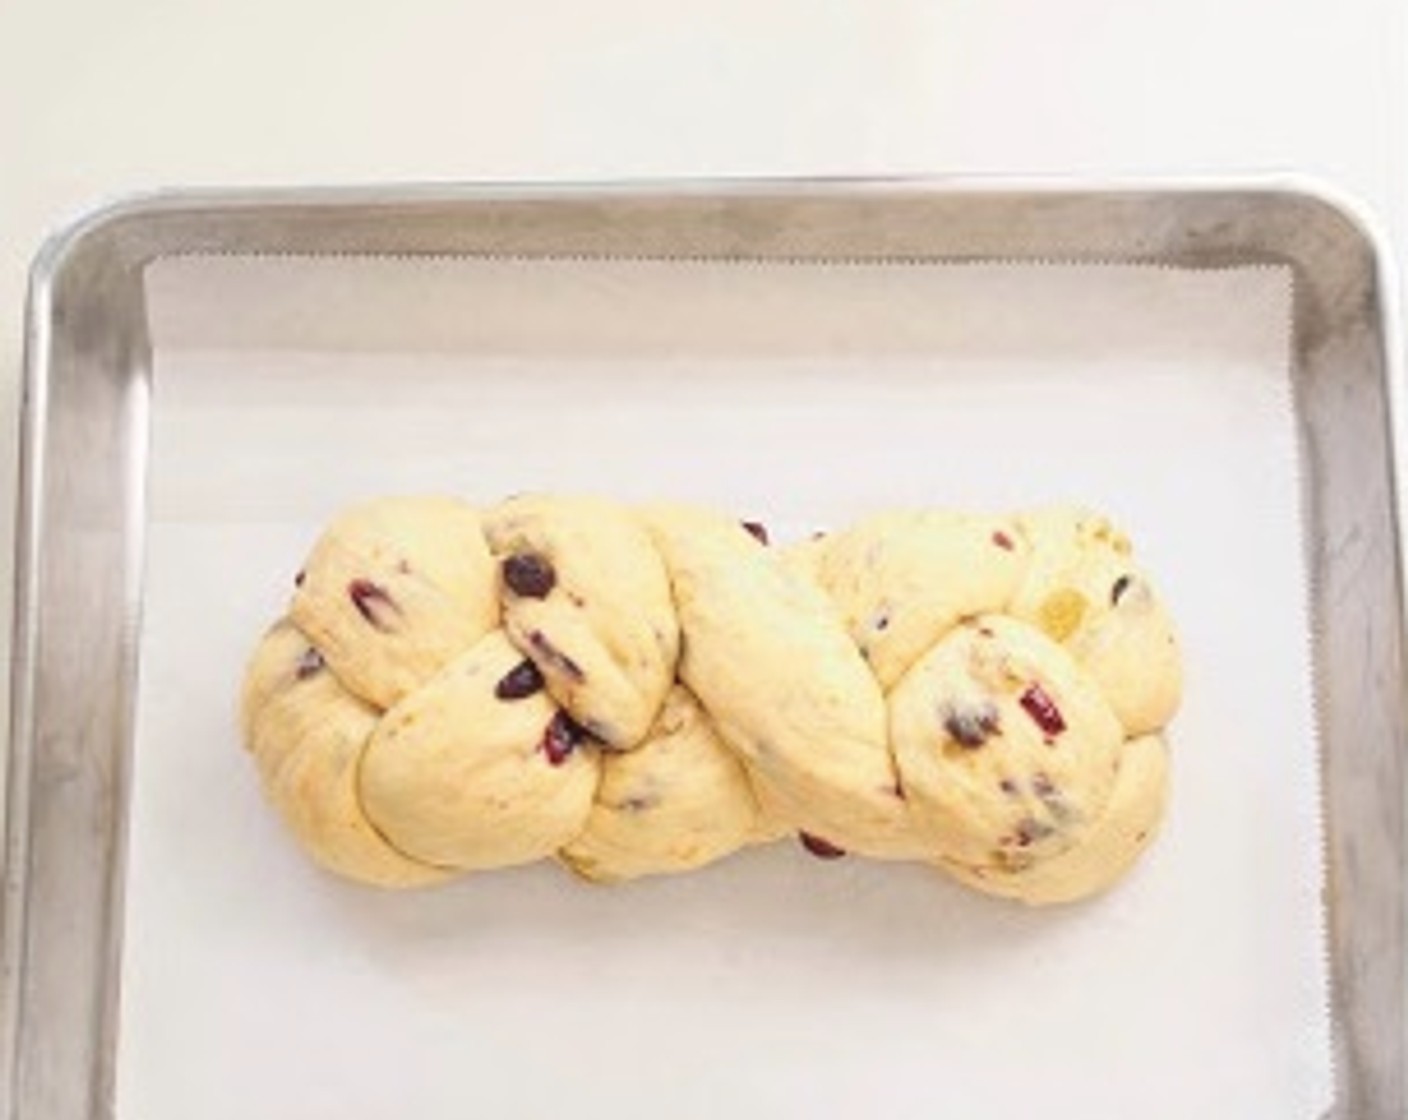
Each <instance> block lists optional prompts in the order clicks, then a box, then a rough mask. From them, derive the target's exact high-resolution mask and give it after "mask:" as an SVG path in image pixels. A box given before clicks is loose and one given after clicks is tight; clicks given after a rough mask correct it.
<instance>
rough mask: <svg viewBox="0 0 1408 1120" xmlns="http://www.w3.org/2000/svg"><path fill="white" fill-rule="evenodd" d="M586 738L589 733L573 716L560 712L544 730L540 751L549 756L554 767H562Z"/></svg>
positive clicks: (539, 745) (539, 746)
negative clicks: (573, 719)
mask: <svg viewBox="0 0 1408 1120" xmlns="http://www.w3.org/2000/svg"><path fill="white" fill-rule="evenodd" d="M586 737H587V733H586V732H585V731H583V730H582V729H581V728H580V727H579V726H577V724H576V723H574V722H573V721H572V717H571V716H569V715H568V714H567V713H566V712H558V713H557V715H555V716H553V717H552V719H551V720H550V721H549V723H548V725H547V727H545V728H544V729H543V738H542V740H541V741H540V742H539V743H538V749H539V750H540V751H542V752H543V754H545V755H547V759H548V762H550V763H551V764H552V765H553V766H561V765H562V764H563V763H564V762H566V761H567V760H568V759H569V758H570V757H571V756H572V752H573V751H575V750H576V749H577V746H578V744H579V743H581V742H582V740H584V739H585V738H586Z"/></svg>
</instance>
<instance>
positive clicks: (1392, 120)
mask: <svg viewBox="0 0 1408 1120" xmlns="http://www.w3.org/2000/svg"><path fill="white" fill-rule="evenodd" d="M1405 68H1408V4H1405V3H1404V0H1062V2H1059V3H1058V2H1053V0H852V2H850V3H841V2H839V0H770V2H769V0H708V2H702V0H683V2H682V0H675V2H673V3H672V2H668V0H665V2H662V0H594V2H592V3H579V2H573V0H516V2H515V3H502V2H499V3H491V2H490V0H420V2H418V3H414V2H413V3H409V4H399V5H396V4H387V3H357V2H355V0H353V2H350V3H349V2H348V0H241V2H240V3H219V2H216V0H127V2H126V3H106V2H102V0H4V2H3V3H0V401H3V408H0V444H3V450H0V525H3V526H4V528H3V530H0V614H3V617H4V618H5V619H6V620H8V618H9V607H10V569H11V563H12V558H11V553H12V548H11V540H10V535H11V530H10V525H11V521H12V507H13V493H14V462H13V461H14V455H13V451H12V448H13V440H14V436H13V432H14V430H15V405H16V401H17V399H18V392H17V389H18V382H19V373H20V360H21V359H20V338H21V331H20V327H21V317H22V305H23V295H24V284H25V272H26V268H27V265H28V262H29V260H30V258H31V257H32V256H33V253H34V251H35V249H36V248H37V246H38V244H39V242H40V240H41V239H42V237H43V236H44V234H45V233H46V232H48V231H50V230H52V229H53V228H54V227H55V226H57V225H58V224H60V223H62V222H63V221H64V220H65V219H67V218H69V217H71V216H72V215H74V214H76V213H78V212H80V211H82V210H83V209H84V208H86V207H88V206H90V205H91V204H93V203H94V202H95V201H97V200H100V199H103V198H107V197H111V196H113V195H118V194H122V193H124V192H128V191H132V190H137V189H142V188H150V187H157V186H175V185H193V184H203V185H226V184H229V185H233V184H254V183H295V184H296V183H323V182H367V181H383V180H469V179H479V178H493V179H520V178H521V179H560V178H610V177H620V176H629V177H641V176H671V175H689V176H702V175H714V174H717V175H724V174H727V175H745V174H758V175H820V174H894V173H903V174H956V173H963V174H986V173H1008V174H1013V173H1015V174H1040V175H1070V176H1081V177H1096V178H1100V179H1104V178H1108V177H1112V176H1129V175H1160V176H1162V175H1170V174H1212V175H1230V174H1246V173H1258V174H1265V173H1292V172H1293V173H1299V174H1303V175H1309V176H1313V177H1315V178H1318V179H1320V180H1323V181H1324V182H1326V183H1328V184H1330V185H1331V186H1333V187H1334V188H1336V189H1338V190H1339V191H1342V192H1345V193H1348V194H1350V195H1352V196H1354V197H1356V198H1358V199H1359V200H1360V201H1361V202H1362V203H1363V204H1365V205H1366V206H1367V207H1368V208H1369V209H1370V210H1371V211H1372V212H1374V213H1375V214H1376V215H1377V216H1378V219H1379V221H1380V223H1381V224H1382V225H1383V226H1384V227H1385V228H1386V229H1387V230H1388V231H1389V233H1390V234H1391V236H1392V237H1393V239H1394V243H1395V244H1396V245H1398V246H1400V247H1402V246H1403V245H1405V235H1408V75H1405ZM1400 256H1401V253H1400ZM3 634H4V637H3V639H0V642H3V645H0V648H7V647H8V626H6V627H4V628H3Z"/></svg>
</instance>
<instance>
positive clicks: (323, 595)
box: [242, 495, 1182, 904]
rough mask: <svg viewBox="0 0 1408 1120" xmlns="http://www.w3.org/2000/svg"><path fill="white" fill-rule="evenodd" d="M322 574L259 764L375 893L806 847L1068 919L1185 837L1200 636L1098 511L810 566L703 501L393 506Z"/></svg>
mask: <svg viewBox="0 0 1408 1120" xmlns="http://www.w3.org/2000/svg"><path fill="white" fill-rule="evenodd" d="M297 583H298V586H297V589H296V592H295V594H294V596H293V601H292V603H291V605H290V608H289V612H288V617H287V618H286V619H284V620H282V621H280V622H279V623H277V624H276V625H275V626H274V627H273V629H271V630H270V631H269V632H268V633H267V634H266V635H265V637H264V639H263V641H262V642H261V643H260V645H259V647H258V649H257V650H256V652H255V655H254V658H253V660H252V661H251V663H250V667H249V670H248V673H247V675H246V680H245V687H244V695H243V702H242V723H243V732H244V740H245V743H246V745H247V746H248V748H249V750H250V751H251V752H252V754H253V755H254V758H255V761H256V763H257V767H258V771H259V775H260V778H261V782H262V784H263V787H264V789H265V792H266V794H267V796H268V798H269V800H270V801H271V802H272V803H273V805H274V806H275V807H276V809H278V811H279V812H280V813H281V815H282V816H283V817H284V819H285V821H286V823H287V824H288V826H289V828H290V830H291V831H292V832H293V833H294V835H295V836H296V837H297V839H298V840H299V841H300V842H301V843H302V844H303V846H304V847H305V848H306V849H307V850H308V851H309V853H310V854H311V855H312V856H313V858H314V859H316V860H317V861H318V862H319V863H321V864H322V865H323V866H325V867H327V868H328V869H330V870H332V871H334V872H337V873H339V874H341V875H345V876H348V877H350V878H353V879H357V880H361V881H364V882H368V883H373V884H377V885H381V886H396V887H401V886H419V885H426V884H431V883H436V882H439V881H442V880H444V879H447V878H449V877H451V876H453V875H455V874H457V873H461V872H466V871H477V870H487V869H491V868H499V867H509V866H513V865H517V864H522V863H528V862H532V861H535V860H538V859H543V858H557V859H559V860H561V861H562V862H563V863H564V864H566V865H567V866H569V867H571V868H572V869H573V870H575V871H577V872H578V873H579V874H581V875H582V876H584V877H586V878H589V879H593V880H598V881H616V880H623V879H631V878H636V877H639V876H643V875H652V874H662V873H668V872H679V871H686V870H690V869H692V868H697V867H701V866H703V865H705V864H708V863H711V862H713V861H715V860H717V859H720V858H722V857H724V856H727V855H729V854H730V853H732V852H734V851H737V850H738V849H740V848H742V847H745V846H747V845H749V844H754V843H762V842H766V841H770V840H774V839H776V838H778V837H779V836H782V835H784V834H789V833H793V832H800V833H802V834H803V836H804V838H805V839H806V840H807V841H808V846H809V847H812V848H813V850H818V851H823V852H825V851H831V850H834V849H836V848H839V849H842V850H845V851H849V852H855V853H858V854H861V855H868V856H873V857H876V858H881V859H912V860H920V861H924V862H927V863H930V864H932V865H934V866H935V867H937V868H940V869H943V870H945V871H947V872H948V873H949V874H951V875H952V876H953V877H954V878H956V879H957V880H958V881H959V882H962V883H965V884H967V885H969V886H971V887H974V888H976V889H978V890H980V891H984V892H986V893H990V894H995V895H1000V896H1004V897H1011V898H1016V899H1020V900H1023V901H1025V902H1028V903H1034V904H1036V903H1049V902H1061V901H1069V900H1072V899H1076V898H1080V897H1084V896H1086V895H1090V894H1093V893H1096V892H1098V891H1100V890H1102V889H1104V888H1105V887H1107V886H1109V885H1110V884H1111V883H1112V882H1114V881H1115V880H1116V879H1118V878H1119V877H1120V876H1121V875H1123V874H1124V872H1125V871H1127V870H1128V868H1129V867H1130V865H1131V864H1132V863H1133V862H1134V860H1135V859H1136V858H1137V857H1138V855H1139V853H1140V852H1142V851H1143V849H1144V848H1145V847H1146V846H1147V844H1148V843H1149V840H1150V839H1151V837H1152V836H1153V834H1154V833H1155V831H1156V830H1157V827H1158V824H1159V821H1160V819H1161V817H1162V813H1163V807H1164V801H1165V797H1166V791H1167V785H1168V759H1167V750H1166V747H1165V743H1164V740H1163V738H1162V736H1161V734H1160V732H1161V731H1162V729H1163V728H1164V727H1165V726H1166V724H1167V723H1168V721H1169V719H1170V718H1171V717H1172V716H1173V713H1174V711H1175V709H1176V707H1177V704H1178V699H1179V695H1180V692H1181V687H1182V680H1181V662H1180V657H1179V651H1178V645H1177V640H1176V638H1175V634H1174V629H1173V626H1172V623H1171V620H1170V618H1169V616H1168V613H1167V611H1166V610H1165V609H1164V607H1163V606H1162V604H1161V603H1160V601H1159V600H1158V598H1157V596H1156V594H1155V592H1154V590H1153V587H1152V585H1151V584H1150V583H1149V581H1148V579H1147V578H1146V577H1145V576H1144V575H1143V573H1142V572H1140V571H1139V569H1138V568H1137V567H1135V565H1134V564H1133V561H1132V559H1131V548H1130V545H1129V542H1128V540H1127V539H1126V538H1125V537H1124V536H1123V534H1121V533H1120V532H1119V531H1118V530H1117V529H1116V528H1115V527H1114V526H1113V525H1111V524H1110V523H1109V522H1108V521H1107V520H1106V519H1104V518H1102V517H1100V516H1098V515H1095V514H1091V513H1088V512H1085V511H1081V510H1074V509H1050V510H1043V511H1039V512H1035V513H1030V514H1024V515H1019V516H1014V517H989V516H979V515H974V514H963V513H952V512H944V511H891V512H886V513H881V514H877V515H874V516H872V517H868V518H866V519H864V520H862V521H860V522H858V523H857V524H855V525H853V526H851V527H850V528H848V529H845V530H843V531H840V532H838V533H835V534H832V535H830V536H818V537H817V538H814V539H812V540H810V541H806V542H802V543H801V544H798V545H795V546H792V547H791V548H787V549H776V548H770V547H767V546H766V545H765V544H764V543H763V542H761V541H759V540H758V539H757V538H756V537H755V535H754V534H753V533H752V532H750V530H749V529H748V528H747V527H745V526H744V525H742V524H741V523H739V522H737V521H735V520H734V519H732V518H729V517H726V516H724V515H722V514H719V513H715V512H711V511H708V510H703V509H697V508H692V507H684V506H653V507H646V508H630V507H626V506H623V505H620V504H617V503H613V502H609V501H605V500H602V499H597V498H578V497H560V496H544V495H530V496H521V497H516V498H512V499H509V500H508V501H505V502H503V503H501V504H500V505H498V506H496V507H493V508H491V509H488V510H484V511H480V510H476V509H474V508H472V507H470V506H468V505H465V504H464V503H462V502H458V501H455V500H453V499H449V498H391V499H382V500H378V501H374V502H370V503H368V504H366V505H363V506H360V507H357V508H355V509H352V510H350V511H348V512H346V513H344V514H343V515H342V516H340V517H339V518H338V519H337V520H335V521H334V522H333V523H332V525H331V526H330V527H329V528H328V530H327V531H326V532H325V533H324V534H323V536H322V537H321V538H320V539H319V541H318V542H317V543H316V544H315V546H314V548H313V550H312V553H311V555H310V557H309V559H308V562H307V564H306V566H305V568H304V569H303V571H302V572H301V573H300V574H299V578H298V581H297Z"/></svg>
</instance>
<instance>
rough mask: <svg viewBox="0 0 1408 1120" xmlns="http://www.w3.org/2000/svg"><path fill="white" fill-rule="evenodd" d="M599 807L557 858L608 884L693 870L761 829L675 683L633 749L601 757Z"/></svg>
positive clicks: (743, 786) (703, 722)
mask: <svg viewBox="0 0 1408 1120" xmlns="http://www.w3.org/2000/svg"><path fill="white" fill-rule="evenodd" d="M601 763H602V779H601V785H600V787H599V788H598V790H597V795H596V804H595V805H594V806H593V807H592V811H591V816H590V817H589V818H588V819H587V825H586V828H585V829H584V830H583V831H582V833H581V835H580V836H578V837H577V838H576V839H575V840H573V841H572V843H570V844H569V845H567V847H566V848H564V849H563V851H562V859H563V861H564V862H565V863H567V864H568V865H569V866H571V867H572V868H573V869H574V870H575V871H577V872H579V873H580V874H582V875H584V876H585V877H587V878H588V879H594V880H597V881H599V882H612V881H617V880H623V879H635V878H638V877H640V876H642V875H661V874H665V873H669V872H679V871H689V870H691V869H693V868H696V867H703V866H704V865H705V864H709V863H713V862H714V861H715V860H718V859H722V858H723V857H724V856H727V855H730V854H731V853H733V852H735V851H737V850H738V849H739V848H742V847H743V846H745V845H746V844H749V843H751V842H753V841H754V840H756V839H758V838H759V837H760V835H761V834H762V833H763V831H764V828H765V826H764V824H763V822H762V820H761V811H760V809H759V807H758V801H757V798H756V797H755V796H754V794H753V787H752V785H751V784H750V783H749V781H748V772H747V771H746V770H745V769H744V768H743V764H742V763H741V762H739V761H738V759H737V758H735V757H734V755H733V753H732V752H731V751H730V750H729V749H728V748H727V747H726V746H725V745H724V743H723V741H722V740H721V739H720V738H719V737H718V735H717V734H716V733H715V732H714V730H713V727H712V725H711V723H710V721H709V719H708V717H707V716H706V715H705V714H704V712H703V710H702V709H701V708H700V707H699V702H698V701H697V700H695V699H694V697H693V696H692V695H690V692H689V690H688V689H686V688H685V687H684V686H683V685H676V686H675V687H674V689H672V690H671V692H670V695H669V697H668V698H667V700H666V701H665V707H664V708H663V710H662V711H661V713H660V716H659V718H658V719H657V720H656V721H655V726H654V727H652V728H651V730H650V734H649V735H648V736H647V738H646V740H645V742H644V743H642V744H641V746H640V747H639V749H637V750H634V751H630V752H628V753H624V754H616V753H612V754H604V755H603V756H602V760H601Z"/></svg>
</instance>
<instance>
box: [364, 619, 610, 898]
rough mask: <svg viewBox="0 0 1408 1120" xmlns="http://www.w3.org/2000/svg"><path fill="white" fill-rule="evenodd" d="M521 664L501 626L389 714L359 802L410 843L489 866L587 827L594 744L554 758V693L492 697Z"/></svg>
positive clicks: (544, 851)
mask: <svg viewBox="0 0 1408 1120" xmlns="http://www.w3.org/2000/svg"><path fill="white" fill-rule="evenodd" d="M522 660H523V655H522V654H521V653H520V652H519V651H518V650H516V649H515V648H514V647H513V646H512V645H511V644H510V643H509V641H508V639H507V638H505V637H504V635H503V633H502V632H501V631H496V632H495V633H493V634H490V635H489V636H488V637H486V638H484V639H483V640H482V641H480V642H479V643H478V644H477V645H475V646H474V647H473V648H472V649H470V650H469V651H468V652H467V653H464V654H462V655H460V656H459V657H457V658H456V659H455V660H454V661H452V662H450V664H448V665H447V666H445V668H444V669H442V670H441V671H440V672H439V673H438V674H437V675H436V676H435V677H433V678H432V679H431V680H430V681H428V682H427V683H426V684H424V685H422V686H421V687H420V688H418V689H417V690H416V691H415V692H413V693H412V694H411V695H410V696H408V697H406V698H405V699H404V700H402V701H401V702H400V703H399V704H397V705H396V706H395V707H394V708H392V709H391V710H390V711H389V712H387V713H386V715H385V716H384V717H383V718H382V720H381V722H380V724H379V725H378V726H377V729H376V731H375V733H374V734H373V735H372V739H371V744H370V745H369V747H368V748H367V753H366V757H365V758H364V759H363V760H362V804H363V805H364V806H365V808H366V813H367V817H368V818H369V819H370V820H371V821H372V822H374V823H375V825H376V826H377V828H379V829H380V830H381V831H382V832H383V833H385V835H386V836H387V837H389V838H390V839H391V840H392V841H393V842H394V843H395V844H396V846H397V847H398V848H400V849H401V850H402V851H405V852H409V853H410V854H411V855H413V856H415V857H416V858H417V859H421V860H424V861H425V862H428V863H436V864H442V865H444V866H447V867H455V868H459V869H461V870H468V871H482V870H488V869H490V868H496V867H510V866H513V865H514V864H520V863H530V862H532V861H533V860H537V859H544V858H546V857H548V856H550V855H552V854H553V853H554V852H556V851H557V850H558V849H559V848H560V847H562V846H563V845H564V844H566V843H567V842H568V841H569V840H571V839H572V837H574V836H576V835H577V834H578V833H579V832H580V831H581V830H582V828H583V827H584V826H585V825H586V822H587V814H588V813H589V812H590V811H591V807H592V798H593V796H594V795H595V793H596V786H597V781H598V780H599V777H600V762H599V761H598V757H597V754H596V752H595V751H592V750H583V749H577V750H574V751H573V752H572V753H571V754H570V755H568V756H567V758H566V759H565V760H564V761H562V762H561V763H558V764H554V763H553V761H552V760H551V759H550V757H549V755H548V752H547V751H545V750H544V749H543V736H544V733H545V731H546V729H547V727H548V724H549V723H550V722H551V721H552V719H553V717H554V716H555V715H556V708H555V707H554V706H553V704H552V702H551V701H550V700H549V699H548V697H547V695H546V694H545V693H543V692H538V693H534V694H533V695H531V696H526V697H523V698H521V699H517V700H501V699H499V698H498V697H497V696H496V695H495V692H494V690H495V686H496V685H497V684H498V682H499V681H500V680H502V679H503V677H504V676H505V675H506V674H507V673H508V672H509V671H510V670H511V669H513V668H514V667H515V666H516V665H517V664H518V663H519V662H520V661H522Z"/></svg>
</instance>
